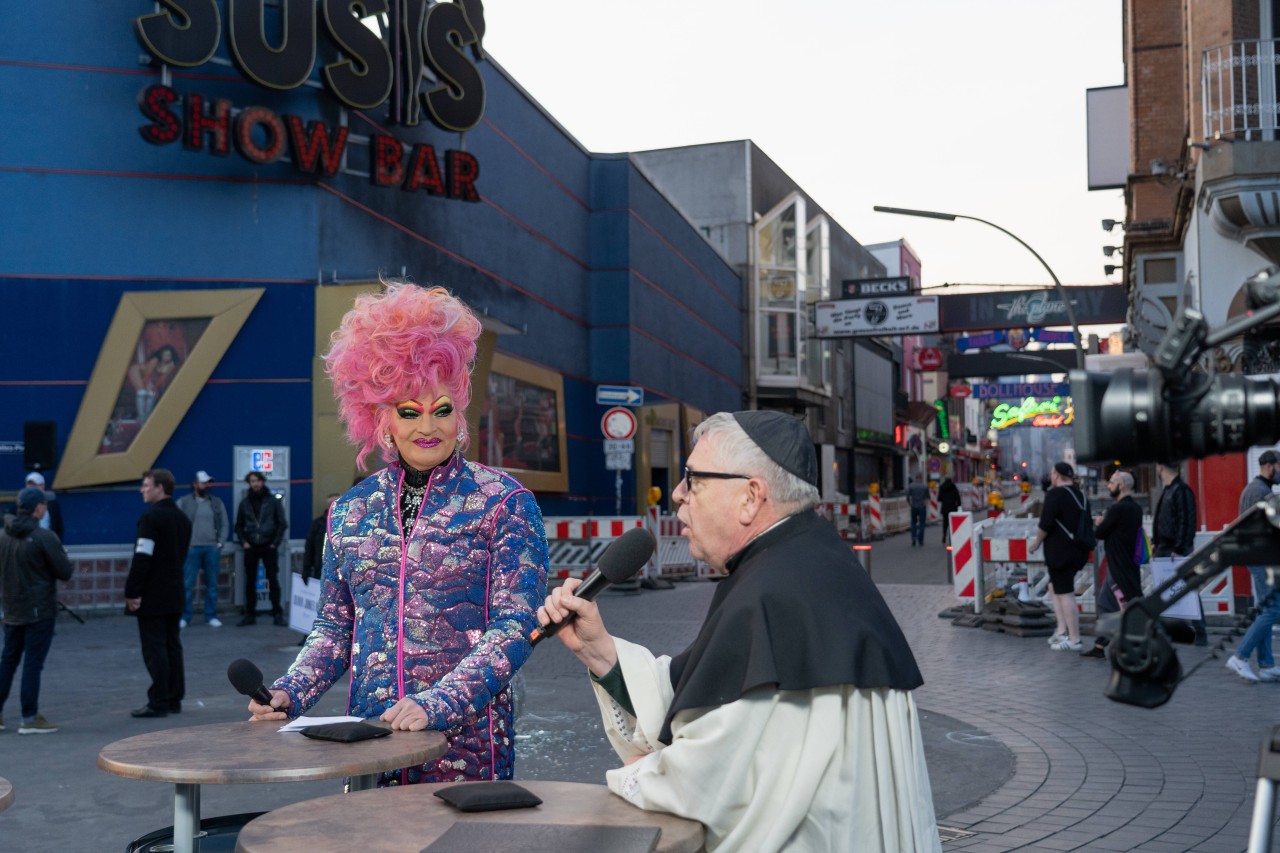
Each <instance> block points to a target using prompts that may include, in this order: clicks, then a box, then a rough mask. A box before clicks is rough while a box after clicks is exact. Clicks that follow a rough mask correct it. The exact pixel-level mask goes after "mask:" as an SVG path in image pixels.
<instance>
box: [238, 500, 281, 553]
mask: <svg viewBox="0 0 1280 853" xmlns="http://www.w3.org/2000/svg"><path fill="white" fill-rule="evenodd" d="M288 529H289V520H288V519H287V518H286V517H285V514H284V502H283V501H281V500H280V499H278V498H277V497H276V496H275V495H273V494H271V490H270V489H267V488H265V487H264V488H263V490H262V498H261V500H258V501H256V502H255V501H254V499H253V492H249V494H247V495H245V496H244V499H243V500H242V501H240V506H239V507H237V508H236V537H237V538H238V539H239V540H240V541H241V542H243V543H245V544H246V545H275V546H277V547H278V546H279V545H280V543H281V542H283V541H284V532H285V531H286V530H288Z"/></svg>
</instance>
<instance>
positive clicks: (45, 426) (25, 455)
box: [22, 421, 58, 471]
mask: <svg viewBox="0 0 1280 853" xmlns="http://www.w3.org/2000/svg"><path fill="white" fill-rule="evenodd" d="M22 445H23V447H22V465H23V467H25V468H26V469H27V470H28V471H48V470H49V469H51V468H54V467H56V466H57V464H58V425H57V424H56V423H54V422H53V421H26V422H25V423H23V425H22Z"/></svg>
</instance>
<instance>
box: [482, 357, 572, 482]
mask: <svg viewBox="0 0 1280 853" xmlns="http://www.w3.org/2000/svg"><path fill="white" fill-rule="evenodd" d="M472 442H473V443H474V446H475V453H476V456H475V458H476V460H477V461H479V462H480V463H481V464H484V465H488V466H489V467H491V468H501V469H502V470H504V471H507V472H508V473H510V474H511V475H512V476H514V477H515V478H516V479H518V480H519V481H520V482H521V483H523V484H524V485H526V486H528V487H529V488H530V489H533V490H534V491H544V492H564V491H568V489H569V461H568V454H567V452H566V446H565V421H564V377H562V376H561V375H560V374H559V373H556V372H555V371H553V370H547V369H546V368H544V367H538V366H537V365H533V364H530V363H529V362H527V361H521V360H520V359H517V358H512V357H511V356H507V355H503V354H501V353H494V355H493V367H492V368H491V369H490V371H489V387H488V395H487V399H486V401H485V408H484V410H483V411H482V412H481V413H480V418H479V421H478V425H477V428H476V434H475V435H474V436H473V437H472Z"/></svg>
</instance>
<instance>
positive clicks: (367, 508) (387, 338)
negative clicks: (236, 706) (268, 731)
mask: <svg viewBox="0 0 1280 853" xmlns="http://www.w3.org/2000/svg"><path fill="white" fill-rule="evenodd" d="M479 334H480V323H479V321H478V320H476V318H475V315H473V314H472V313H471V311H470V309H468V308H467V306H466V305H464V304H463V303H462V302H461V301H459V300H458V299H456V298H455V297H453V296H451V295H449V293H448V292H447V291H446V290H444V289H443V288H439V287H430V288H428V287H419V286H417V285H413V284H398V283H394V284H390V285H388V286H387V288H386V290H385V291H384V292H382V293H378V294H366V295H363V296H360V297H358V298H357V299H356V302H355V306H354V307H353V308H352V309H351V311H349V312H348V313H347V315H346V316H345V317H344V318H343V320H342V324H341V326H340V327H339V328H338V330H337V331H336V332H334V335H333V339H332V342H331V344H332V345H331V348H330V350H329V352H328V353H327V354H326V356H325V362H326V366H327V370H328V373H329V376H330V378H332V380H333V386H334V392H335V394H336V395H337V399H338V409H339V415H340V417H341V418H342V420H343V422H344V424H345V425H346V428H347V433H348V435H349V437H350V438H351V439H352V441H353V442H355V443H356V444H358V445H359V446H360V454H359V456H358V457H357V462H360V463H362V462H363V460H364V459H365V458H366V457H367V456H368V455H369V454H370V453H372V452H373V451H374V450H375V449H376V450H378V451H380V452H381V454H382V457H383V459H384V460H385V461H386V462H387V463H388V465H387V467H385V468H383V469H382V470H380V471H378V472H377V473H375V474H373V475H371V476H370V477H367V478H366V479H364V480H363V481H361V482H360V483H358V484H356V485H355V486H353V487H352V488H351V490H350V491H348V492H347V493H346V494H345V495H343V496H342V497H341V498H339V499H338V500H337V501H336V502H335V503H334V504H333V506H332V508H331V509H330V511H329V525H328V534H327V536H326V538H325V543H324V559H323V580H322V584H323V585H322V587H321V594H320V606H319V614H318V618H317V619H316V622H315V627H314V628H313V629H312V631H311V635H310V636H309V637H308V638H307V640H306V643H305V645H304V646H303V648H302V651H301V652H299V654H298V658H297V660H295V661H294V663H293V665H292V666H291V667H289V671H288V672H286V673H285V675H284V676H283V677H282V678H280V679H279V680H278V681H276V682H275V683H274V684H273V685H271V697H272V700H271V705H270V706H269V707H268V706H266V705H261V704H259V703H257V702H250V703H249V710H250V711H251V712H253V714H254V719H259V720H272V719H284V718H286V717H293V716H297V715H299V714H303V713H305V712H306V711H307V710H308V709H309V708H311V707H312V706H313V705H314V704H315V703H316V702H317V701H318V700H319V698H320V696H321V695H322V694H323V693H324V692H325V691H326V690H328V689H329V687H331V686H332V685H333V684H334V683H335V682H336V681H337V680H338V679H339V678H341V677H342V675H343V674H344V673H345V672H346V671H347V668H348V667H350V669H351V692H350V695H349V697H348V700H347V707H348V713H349V714H351V715H353V716H358V717H365V718H371V717H380V718H381V719H383V720H385V721H387V722H389V723H390V724H391V727H392V728H393V729H401V730H408V731H417V730H421V729H437V730H439V731H442V732H444V733H445V735H446V738H447V741H448V749H447V751H446V752H445V754H444V755H443V756H441V757H440V758H439V759H437V760H435V761H432V762H429V763H427V764H424V765H422V766H420V767H410V768H405V769H403V770H399V771H392V772H389V773H385V774H383V776H382V779H381V781H380V784H382V785H384V786H385V785H396V784H412V783H415V782H451V781H461V780H479V779H486V780H487V779H509V778H511V775H512V767H513V764H514V754H515V734H514V732H513V731H512V724H513V716H514V715H513V706H512V698H511V691H510V689H509V687H508V683H509V681H510V680H511V677H512V675H514V674H515V672H516V670H517V669H519V667H520V665H521V664H523V663H524V661H525V660H526V659H527V658H528V656H529V652H530V648H531V647H530V645H529V642H528V639H527V638H528V636H529V633H530V632H531V631H532V630H533V629H534V628H536V627H537V624H538V620H537V615H536V613H537V608H538V605H539V604H540V603H541V602H542V600H543V599H544V597H545V596H546V585H547V543H546V535H545V533H544V531H543V527H542V514H541V513H540V511H539V509H538V505H537V503H536V502H535V501H534V498H533V495H532V494H531V493H530V492H529V490H528V489H526V488H524V487H523V486H521V485H520V483H518V482H517V481H516V480H514V479H513V478H512V477H510V476H508V475H507V474H504V473H503V472H501V471H496V470H494V469H492V468H486V467H485V466H483V465H478V464H476V463H474V462H468V461H466V460H465V459H463V457H462V453H461V451H462V449H463V448H465V447H466V444H467V423H466V419H465V418H464V417H463V412H464V411H465V409H466V407H467V404H468V403H469V402H470V401H471V379H470V369H471V363H472V361H473V359H474V358H475V353H476V338H477V337H478V336H479Z"/></svg>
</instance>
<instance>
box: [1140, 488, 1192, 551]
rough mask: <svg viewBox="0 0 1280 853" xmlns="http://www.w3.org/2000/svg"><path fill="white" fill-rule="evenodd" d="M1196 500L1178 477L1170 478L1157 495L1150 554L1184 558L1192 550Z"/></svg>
mask: <svg viewBox="0 0 1280 853" xmlns="http://www.w3.org/2000/svg"><path fill="white" fill-rule="evenodd" d="M1195 541H1196V496H1195V493H1194V492H1192V491H1191V487H1190V486H1188V485H1187V484H1186V482H1185V481H1184V480H1183V479H1182V478H1181V477H1174V478H1173V480H1172V481H1171V482H1170V483H1169V485H1167V486H1165V487H1164V491H1162V492H1161V493H1160V500H1159V502H1157V503H1156V515H1155V522H1154V524H1153V527H1152V530H1151V551H1152V553H1153V554H1154V555H1155V556H1157V557H1172V556H1174V555H1177V556H1179V557H1185V556H1187V555H1188V554H1190V553H1191V552H1192V550H1193V549H1194V548H1195Z"/></svg>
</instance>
